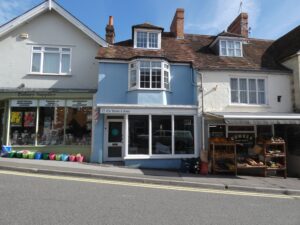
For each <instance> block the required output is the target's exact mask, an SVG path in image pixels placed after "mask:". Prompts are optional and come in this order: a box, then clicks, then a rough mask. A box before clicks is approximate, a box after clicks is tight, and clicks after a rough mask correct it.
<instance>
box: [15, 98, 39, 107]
mask: <svg viewBox="0 0 300 225" xmlns="http://www.w3.org/2000/svg"><path fill="white" fill-rule="evenodd" d="M10 105H11V106H12V107H36V106H37V100H26V99H22V100H11V103H10Z"/></svg>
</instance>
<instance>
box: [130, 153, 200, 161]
mask: <svg viewBox="0 0 300 225" xmlns="http://www.w3.org/2000/svg"><path fill="white" fill-rule="evenodd" d="M196 157H197V155H196V154H183V155H128V156H125V157H124V159H125V160H126V159H182V158H196Z"/></svg>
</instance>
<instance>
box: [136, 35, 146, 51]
mask: <svg viewBox="0 0 300 225" xmlns="http://www.w3.org/2000/svg"><path fill="white" fill-rule="evenodd" d="M137 47H139V48H147V33H146V32H141V31H139V32H137Z"/></svg>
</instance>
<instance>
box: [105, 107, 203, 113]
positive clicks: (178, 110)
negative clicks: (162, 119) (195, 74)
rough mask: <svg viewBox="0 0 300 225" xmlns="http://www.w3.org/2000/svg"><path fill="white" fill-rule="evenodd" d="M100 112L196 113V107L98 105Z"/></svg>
mask: <svg viewBox="0 0 300 225" xmlns="http://www.w3.org/2000/svg"><path fill="white" fill-rule="evenodd" d="M100 113H101V114H119V115H125V114H128V115H148V114H152V115H171V114H174V115H175V114H176V115H196V114H197V109H193V108H167V107H166V108H146V107H145V108H106V107H100Z"/></svg>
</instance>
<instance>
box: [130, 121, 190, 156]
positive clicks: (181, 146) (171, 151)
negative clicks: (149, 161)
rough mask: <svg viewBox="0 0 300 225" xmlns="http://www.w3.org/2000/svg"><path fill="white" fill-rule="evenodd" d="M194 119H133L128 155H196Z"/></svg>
mask: <svg viewBox="0 0 300 225" xmlns="http://www.w3.org/2000/svg"><path fill="white" fill-rule="evenodd" d="M194 128H195V120H194V116H176V115H175V116H171V115H151V116H149V115H129V116H128V133H129V143H128V155H129V156H134V155H147V156H150V155H153V156H164V155H165V156H166V155H168V156H175V155H194V154H195V140H194Z"/></svg>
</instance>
